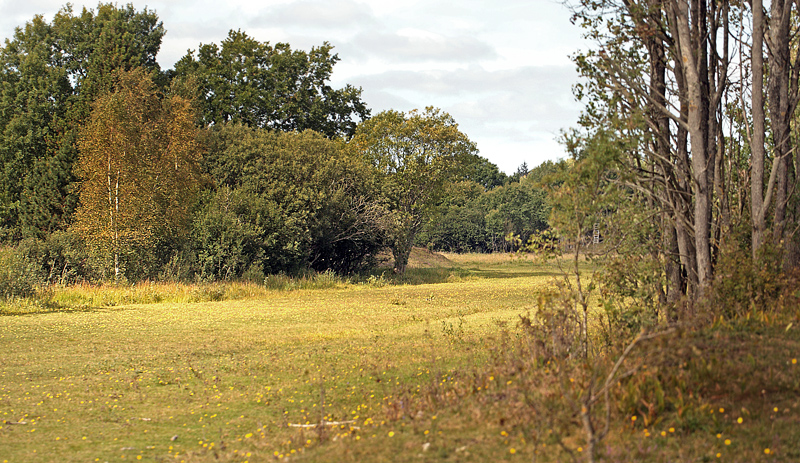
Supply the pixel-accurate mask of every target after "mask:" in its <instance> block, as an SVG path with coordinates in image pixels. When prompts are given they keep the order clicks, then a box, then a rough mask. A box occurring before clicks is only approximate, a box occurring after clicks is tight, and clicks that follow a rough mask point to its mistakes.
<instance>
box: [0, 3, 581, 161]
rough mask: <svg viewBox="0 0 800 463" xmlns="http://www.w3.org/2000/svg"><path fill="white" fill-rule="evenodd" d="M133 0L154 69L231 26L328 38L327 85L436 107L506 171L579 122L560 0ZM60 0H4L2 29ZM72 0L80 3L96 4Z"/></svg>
mask: <svg viewBox="0 0 800 463" xmlns="http://www.w3.org/2000/svg"><path fill="white" fill-rule="evenodd" d="M122 3H123V2H120V4H122ZM125 3H127V2H125ZM131 3H132V4H133V5H134V7H135V8H136V9H137V10H141V9H143V8H145V7H147V8H148V9H150V10H154V11H155V12H156V13H157V14H158V16H159V17H160V19H161V20H162V21H163V23H164V27H165V29H166V31H167V33H166V36H165V37H164V40H163V42H162V45H161V51H160V53H159V55H158V61H159V64H160V65H161V67H162V69H169V68H172V67H173V65H174V63H175V62H176V61H177V60H178V59H180V58H181V57H182V56H184V55H185V54H186V52H187V50H190V49H191V50H196V49H197V48H198V46H199V45H200V44H201V43H204V44H205V43H219V42H220V41H221V40H223V39H224V38H225V37H226V36H227V34H228V31H229V30H231V29H241V30H242V31H244V32H246V33H247V34H248V35H250V36H251V37H254V38H256V39H257V40H259V41H262V42H270V43H273V44H274V43H276V42H286V43H289V44H290V45H291V46H292V48H295V49H304V50H308V49H310V48H311V47H313V46H319V45H321V44H322V43H323V42H326V41H327V42H329V43H330V44H331V45H333V46H334V52H335V53H337V54H338V55H339V58H340V61H339V62H338V63H337V64H336V66H335V67H334V72H333V75H332V77H331V82H332V85H333V86H334V87H336V88H340V87H342V86H344V85H345V84H348V83H349V84H352V85H354V86H357V87H361V88H362V90H363V93H362V99H363V100H364V101H365V102H366V103H367V105H368V106H369V107H370V108H371V109H372V112H373V114H377V113H378V112H380V111H383V110H387V109H394V110H399V111H410V110H412V109H415V108H417V109H424V108H425V107H427V106H434V107H438V108H441V109H442V110H444V111H446V112H448V113H450V115H452V116H453V118H454V119H455V120H456V122H457V123H458V124H459V128H460V129H461V131H462V132H464V133H465V134H466V135H467V136H468V137H469V138H470V139H471V140H472V141H474V142H475V143H476V144H477V146H478V149H479V150H480V154H481V155H482V156H483V157H485V158H487V159H489V160H490V161H492V162H493V163H495V164H497V165H498V167H500V170H502V171H505V172H506V173H508V174H511V173H513V172H515V171H516V170H517V168H518V167H519V166H520V165H521V164H522V163H523V162H525V163H527V165H528V166H529V167H534V166H536V165H538V164H540V163H541V162H543V161H546V160H556V159H559V158H563V157H565V156H566V155H565V153H564V150H563V148H562V147H561V145H559V144H558V142H557V138H558V136H559V133H560V131H561V130H564V129H567V128H569V127H572V126H575V124H576V121H577V118H578V115H579V113H580V110H581V106H580V104H579V103H577V102H576V101H575V99H574V98H573V96H572V85H573V84H574V83H575V82H577V80H578V76H577V73H576V71H575V67H574V65H573V64H572V62H571V61H570V59H569V56H570V55H572V54H573V53H575V52H576V51H578V50H580V49H585V48H587V46H586V43H585V42H584V41H583V40H582V39H581V31H580V29H579V28H578V27H577V26H574V25H572V24H571V23H570V21H569V17H570V13H569V11H568V10H567V8H566V7H565V6H563V5H562V4H561V2H560V1H558V0H503V1H502V2H491V3H490V2H489V1H488V0H459V1H454V0H421V1H415V0H395V1H386V0H383V1H376V0H364V1H359V0H284V1H277V0H228V1H225V2H219V1H218V0H213V1H212V0H171V1H150V2H141V1H139V0H134V1H132V2H131ZM64 4H65V2H62V1H50V0H26V1H19V0H0V12H2V14H0V36H2V37H4V38H9V37H11V36H12V34H13V32H14V28H15V27H17V26H22V25H24V24H25V23H26V22H28V21H30V20H31V19H32V18H33V17H34V16H35V15H37V14H41V15H43V16H44V17H45V19H47V20H48V21H49V20H51V19H52V17H53V15H54V14H55V13H56V12H57V11H58V10H59V9H60V8H61V7H62V6H63V5H64ZM72 5H73V9H74V10H75V11H76V12H78V11H80V10H81V9H82V8H83V7H84V6H85V7H87V8H90V9H91V8H94V7H96V6H97V2H81V1H73V2H72ZM490 5H491V6H490Z"/></svg>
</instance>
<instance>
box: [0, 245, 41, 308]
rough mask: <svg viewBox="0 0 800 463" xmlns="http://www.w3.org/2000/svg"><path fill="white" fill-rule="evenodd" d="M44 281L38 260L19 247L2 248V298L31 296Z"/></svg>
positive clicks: (0, 270) (0, 259) (0, 265)
mask: <svg viewBox="0 0 800 463" xmlns="http://www.w3.org/2000/svg"><path fill="white" fill-rule="evenodd" d="M41 283H42V276H41V274H40V272H39V267H38V265H37V264H36V262H34V261H32V260H31V259H29V258H28V257H26V256H25V255H24V254H23V253H22V252H20V250H19V249H17V248H4V249H0V298H3V299H6V300H8V299H16V298H24V297H31V296H33V295H34V294H35V293H36V287H37V286H39V285H40V284H41Z"/></svg>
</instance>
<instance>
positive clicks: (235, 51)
mask: <svg viewBox="0 0 800 463" xmlns="http://www.w3.org/2000/svg"><path fill="white" fill-rule="evenodd" d="M332 49H333V47H332V46H331V45H330V44H328V43H327V42H326V43H324V44H323V45H322V46H320V47H314V48H312V49H311V51H310V52H305V51H302V50H292V48H291V47H290V46H289V44H286V43H277V44H275V45H274V46H272V45H270V44H269V43H268V42H259V41H258V40H255V39H254V38H252V37H250V36H248V35H247V34H245V33H244V32H242V31H233V30H232V31H230V32H229V33H228V37H227V38H226V39H225V40H223V41H222V43H221V44H220V45H217V44H206V45H202V44H201V45H200V48H199V50H198V51H197V54H196V56H195V53H194V52H190V53H188V54H187V55H186V56H184V57H183V58H181V60H180V61H178V62H177V63H176V64H175V71H174V72H173V73H172V75H173V77H175V78H182V77H186V76H195V77H196V78H197V79H198V80H199V82H200V83H201V90H202V92H203V98H204V103H203V121H204V123H205V124H206V125H211V124H222V123H225V122H235V123H242V124H245V125H248V126H251V127H257V128H270V129H277V130H283V131H293V130H297V131H303V130H306V129H311V130H314V131H317V132H320V133H323V134H325V135H326V136H328V137H338V136H345V137H350V136H352V135H353V133H354V132H355V128H356V124H357V123H358V122H359V121H362V120H364V119H366V118H368V117H369V114H370V111H369V109H367V107H366V105H365V104H364V102H362V101H361V89H360V88H356V87H353V86H351V85H346V86H345V87H344V88H342V89H338V90H336V89H333V88H332V87H331V86H330V85H329V83H328V81H329V80H330V76H331V73H332V72H333V66H334V64H336V62H337V61H339V57H338V55H336V54H331V50H332Z"/></svg>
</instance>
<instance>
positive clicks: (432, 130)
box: [351, 107, 478, 273]
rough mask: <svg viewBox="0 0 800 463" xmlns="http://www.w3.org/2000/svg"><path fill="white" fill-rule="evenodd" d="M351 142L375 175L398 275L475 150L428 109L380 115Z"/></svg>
mask: <svg viewBox="0 0 800 463" xmlns="http://www.w3.org/2000/svg"><path fill="white" fill-rule="evenodd" d="M351 143H352V145H353V147H354V148H355V150H356V151H357V152H359V153H360V154H361V156H362V157H363V158H364V159H365V160H366V161H367V162H369V163H370V164H371V165H372V166H374V167H375V169H377V171H378V174H379V176H380V195H381V198H382V200H383V201H384V203H385V205H386V208H387V210H388V212H389V215H388V216H387V222H388V224H387V226H386V228H387V231H388V234H389V244H390V247H391V249H392V254H393V256H394V260H395V269H394V270H395V271H396V272H397V273H403V272H404V271H405V268H406V265H407V263H408V256H409V254H410V253H411V248H412V246H413V245H414V241H415V239H416V237H417V234H418V233H419V232H420V230H421V228H422V225H423V224H424V223H425V221H426V219H428V218H430V217H432V216H434V215H435V212H436V211H435V209H436V207H437V206H438V205H439V204H440V202H441V200H442V199H443V197H444V195H445V192H446V186H447V185H448V183H450V182H452V181H454V180H456V179H457V178H459V177H463V176H464V174H465V173H468V172H469V170H470V169H471V166H472V165H474V164H475V163H476V162H478V156H477V148H476V147H475V144H474V143H473V142H472V141H470V140H469V138H467V136H466V135H464V134H463V133H462V132H460V131H459V130H458V124H456V122H455V120H454V119H453V118H452V117H451V116H450V115H449V114H447V113H444V112H441V111H440V110H438V109H434V108H431V107H429V108H426V110H425V112H424V113H421V112H418V111H412V112H410V113H409V114H407V115H406V114H404V113H402V112H398V111H384V112H382V113H380V114H378V115H377V116H375V117H373V118H372V119H370V120H368V121H366V122H364V123H362V124H361V125H360V126H359V128H358V131H357V132H356V136H355V138H354V139H353V140H352V142H351Z"/></svg>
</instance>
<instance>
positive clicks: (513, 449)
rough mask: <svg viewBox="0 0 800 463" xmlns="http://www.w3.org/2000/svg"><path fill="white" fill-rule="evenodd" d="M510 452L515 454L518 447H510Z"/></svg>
mask: <svg viewBox="0 0 800 463" xmlns="http://www.w3.org/2000/svg"><path fill="white" fill-rule="evenodd" d="M508 453H510V454H511V455H514V454H515V453H517V449H515V448H514V447H511V448H510V449H508Z"/></svg>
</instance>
